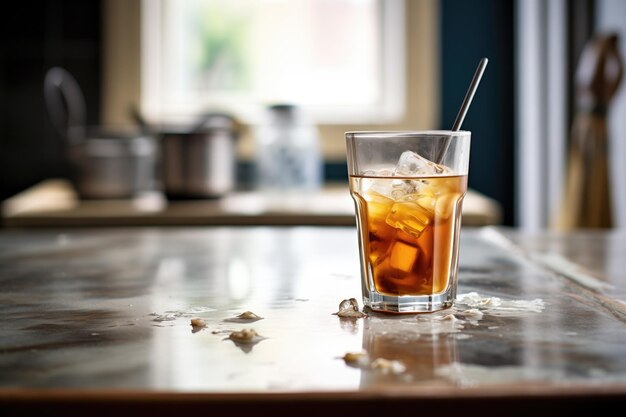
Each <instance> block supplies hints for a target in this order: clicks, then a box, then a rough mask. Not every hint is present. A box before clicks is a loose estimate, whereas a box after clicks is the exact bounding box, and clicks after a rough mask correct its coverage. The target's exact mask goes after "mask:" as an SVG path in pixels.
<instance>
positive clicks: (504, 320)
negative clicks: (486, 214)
mask: <svg viewBox="0 0 626 417" xmlns="http://www.w3.org/2000/svg"><path fill="white" fill-rule="evenodd" d="M583 235H584V234H583ZM585 236H587V237H586V238H587V239H591V240H589V243H583V242H587V241H586V240H585ZM585 236H583V238H582V240H581V239H569V238H568V236H567V235H561V236H558V235H550V236H549V239H548V238H546V239H544V238H539V237H532V236H525V235H522V234H520V233H519V232H515V231H513V230H506V229H493V228H487V229H476V230H465V231H463V233H462V247H461V262H460V273H459V300H465V301H463V303H459V304H457V305H456V306H455V307H454V308H453V309H452V310H448V311H444V312H440V313H436V314H432V315H417V316H415V315H396V316H394V315H392V316H389V315H383V314H377V313H370V315H369V317H368V318H365V319H358V320H351V319H339V318H338V317H337V316H334V315H332V314H331V313H333V312H335V311H336V310H337V305H338V304H339V302H340V301H341V300H342V299H344V298H350V297H357V298H358V297H359V296H360V282H359V265H358V254H357V245H356V231H355V229H353V228H311V227H295V228H269V227H260V228H244V227H240V228H226V227H222V228H200V229H199V228H196V229H191V228H186V229H185V228H177V229H141V230H139V229H133V230H130V229H118V230H100V229H98V230H72V231H71V232H56V231H52V230H50V231H29V232H24V231H22V232H18V231H10V232H3V233H2V234H0V265H1V266H0V286H1V287H2V288H3V291H2V294H1V295H0V300H1V302H0V313H1V315H2V317H3V323H2V326H1V330H0V332H1V336H0V353H1V355H0V386H2V387H3V389H0V396H1V395H2V392H3V390H5V392H9V391H6V390H7V389H8V390H10V389H12V388H16V387H19V388H30V389H35V388H46V389H48V388H63V389H66V388H67V389H95V390H103V389H104V390H108V389H133V390H148V391H154V390H157V391H173V392H201V393H209V394H210V393H241V392H248V393H249V392H252V393H268V392H269V393H271V392H275V393H284V392H291V393H297V392H300V393H303V392H304V393H306V392H322V393H324V392H326V393H333V392H334V393H336V392H340V393H351V392H356V393H359V392H362V393H370V394H371V393H376V392H387V391H389V390H391V389H394V390H395V389H399V390H401V392H403V393H405V394H406V395H417V396H422V397H423V396H425V395H429V393H433V392H435V393H437V395H439V396H441V395H444V396H445V395H451V396H458V395H467V394H468V393H470V394H477V395H486V394H493V393H498V392H500V393H508V394H512V393H513V395H526V394H529V393H537V392H543V393H551V392H552V393H555V392H557V393H565V394H567V393H568V392H579V391H582V392H587V393H589V392H592V393H593V392H597V391H602V392H605V391H606V390H608V391H609V392H618V393H621V394H624V395H626V356H625V355H624V354H623V352H624V346H626V327H625V325H624V318H625V317H626V314H625V313H624V311H625V310H626V306H625V305H624V304H623V301H619V300H620V299H619V298H615V294H617V295H618V296H619V297H622V295H623V294H624V292H623V290H624V288H626V282H625V279H624V276H623V275H621V274H623V273H622V272H621V271H624V268H623V267H624V266H626V265H625V264H624V263H625V262H626V260H625V258H624V257H623V256H620V253H619V251H618V250H616V249H615V248H618V247H622V248H623V247H625V245H624V244H625V243H626V236H623V235H617V234H608V233H604V234H588V235H585ZM549 242H553V244H555V243H554V242H558V243H559V245H561V246H560V247H561V248H562V249H563V250H561V251H560V252H561V253H562V254H563V255H564V256H566V257H567V258H568V259H569V260H570V261H571V262H576V260H578V259H585V258H584V257H585V254H586V253H587V251H588V250H590V247H591V246H593V247H592V248H591V250H598V249H597V246H595V245H596V244H597V243H598V242H601V243H602V244H603V245H605V246H604V249H603V250H602V254H603V258H596V260H595V261H594V262H587V263H586V265H585V266H586V267H587V268H588V270H581V271H582V272H581V273H584V274H587V278H588V279H592V280H593V279H595V280H596V281H595V282H596V283H597V282H601V281H602V279H605V278H606V275H605V274H613V272H614V271H617V272H618V274H617V275H611V277H609V278H606V279H607V280H608V281H610V283H611V285H613V286H614V287H615V288H617V290H616V291H615V292H611V291H607V290H606V289H605V288H604V287H602V286H599V287H596V288H590V287H589V286H584V285H581V284H580V282H579V281H578V280H576V279H575V278H576V277H574V278H572V277H570V276H569V275H568V273H567V271H563V270H556V269H554V268H552V269H551V268H548V267H547V266H546V265H545V264H541V263H538V262H536V261H535V259H537V258H536V256H535V255H536V254H537V253H541V252H545V251H546V249H550V250H551V249H552V247H551V246H550V243H549ZM592 244H593V245H592ZM587 245H590V247H588V246H587ZM614 249H615V250H614ZM557 252H558V251H557ZM555 268H556V267H555ZM557 269H558V268H557ZM603 277H605V278H603ZM474 293H475V294H474ZM621 300H623V298H621ZM620 305H621V307H620ZM246 310H251V311H253V312H255V313H256V314H258V315H260V316H262V317H263V320H259V321H256V322H253V323H241V322H237V320H230V319H232V318H234V317H235V316H236V315H238V314H240V313H241V312H243V311H246ZM476 311H477V312H478V313H477V312H476ZM196 317H198V318H202V319H204V321H205V322H206V323H207V327H206V328H204V329H200V331H193V330H194V329H192V327H191V326H190V319H191V318H196ZM243 328H253V329H255V330H256V331H257V332H258V333H259V334H260V335H261V336H263V337H264V338H263V339H261V340H260V341H258V343H255V344H252V345H244V346H242V345H241V344H236V343H234V342H233V341H232V340H229V339H228V337H227V336H228V334H229V332H230V331H233V330H240V329H243ZM196 330H198V329H196ZM361 350H366V351H367V352H368V353H369V354H370V357H371V358H372V359H375V358H384V359H389V360H397V361H399V362H401V363H402V364H403V365H404V367H405V368H406V369H405V370H404V371H403V372H398V373H393V372H390V373H385V372H381V371H379V370H374V369H372V368H371V367H370V366H361V367H358V366H356V367H355V366H348V365H346V364H345V363H344V361H343V360H341V359H340V358H341V357H342V356H343V355H344V354H345V353H346V352H359V351H361Z"/></svg>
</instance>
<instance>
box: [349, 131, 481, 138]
mask: <svg viewBox="0 0 626 417" xmlns="http://www.w3.org/2000/svg"><path fill="white" fill-rule="evenodd" d="M471 134H472V132H471V131H469V130H351V131H348V132H345V136H346V137H376V136H380V137H392V136H395V137H417V136H431V137H432V136H441V137H455V136H457V137H466V136H471Z"/></svg>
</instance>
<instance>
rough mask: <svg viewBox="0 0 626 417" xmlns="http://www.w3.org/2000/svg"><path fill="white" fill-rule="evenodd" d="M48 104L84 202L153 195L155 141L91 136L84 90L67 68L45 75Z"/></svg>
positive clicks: (140, 137)
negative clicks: (148, 192)
mask: <svg viewBox="0 0 626 417" xmlns="http://www.w3.org/2000/svg"><path fill="white" fill-rule="evenodd" d="M44 98H45V100H46V106H47V109H48V113H49V115H50V119H51V121H52V124H53V125H54V127H55V128H56V130H57V132H58V133H59V134H60V135H61V137H63V138H64V139H65V140H66V142H67V145H68V146H67V151H68V158H69V161H70V163H71V166H72V169H73V175H72V181H73V184H74V187H75V189H76V191H77V192H78V195H79V196H80V197H81V198H130V197H134V196H137V195H139V194H141V193H143V192H146V191H152V190H154V189H155V182H156V163H157V147H156V144H155V141H154V138H153V137H151V136H149V135H146V134H145V133H134V132H133V133H120V132H115V133H112V132H106V131H103V130H101V129H97V130H89V131H88V130H87V127H86V109H85V98H84V96H83V93H82V90H81V89H80V86H79V85H78V83H77V82H76V80H75V79H74V77H72V75H71V74H70V73H69V72H67V71H66V70H64V69H63V68H58V67H56V68H52V69H50V70H49V71H48V73H47V74H46V78H45V81H44Z"/></svg>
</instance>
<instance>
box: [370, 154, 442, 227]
mask: <svg viewBox="0 0 626 417" xmlns="http://www.w3.org/2000/svg"><path fill="white" fill-rule="evenodd" d="M451 173H452V171H451V170H450V169H449V168H448V167H445V166H442V165H439V164H436V163H434V162H432V161H429V160H428V159H426V158H424V157H422V156H420V155H418V154H416V153H415V152H412V151H405V152H403V153H402V155H401V156H400V159H399V160H398V163H397V164H396V166H395V168H394V169H393V170H388V171H387V172H382V171H377V172H376V175H374V176H386V177H398V178H397V179H393V180H392V181H388V180H385V181H377V180H376V179H372V180H371V182H370V184H369V186H368V187H367V188H366V189H367V193H368V194H369V195H370V199H371V198H372V193H375V194H378V195H380V196H382V197H384V198H386V199H391V200H393V201H392V203H393V204H392V206H391V209H390V211H389V213H388V215H387V217H386V219H385V222H386V223H387V224H388V225H390V226H392V227H394V228H395V229H399V230H402V231H404V232H405V233H407V234H409V235H412V236H414V237H416V238H417V237H419V236H420V235H421V234H422V233H423V231H424V230H425V229H426V227H428V225H429V224H430V223H431V221H432V218H433V216H434V214H435V212H436V205H437V204H436V202H437V198H438V194H439V192H438V190H436V189H435V188H434V187H431V185H430V181H429V180H428V178H424V177H433V176H441V175H446V174H451ZM420 177H421V178H420ZM387 201H388V200H387ZM440 214H443V213H440Z"/></svg>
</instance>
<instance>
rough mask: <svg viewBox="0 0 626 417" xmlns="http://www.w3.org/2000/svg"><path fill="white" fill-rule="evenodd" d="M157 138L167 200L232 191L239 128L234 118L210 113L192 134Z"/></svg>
mask: <svg viewBox="0 0 626 417" xmlns="http://www.w3.org/2000/svg"><path fill="white" fill-rule="evenodd" d="M159 136H160V137H161V156H162V161H161V162H162V175H163V176H162V179H163V187H164V191H165V193H166V195H167V196H168V198H174V199H177V198H214V197H220V196H222V195H224V194H226V193H228V192H229V191H232V190H233V189H234V188H235V184H236V153H235V145H236V140H237V138H238V137H239V127H238V124H237V122H236V120H235V119H234V118H233V117H231V116H229V115H226V114H223V113H209V114H207V115H205V116H203V118H202V120H201V121H200V123H197V124H196V127H194V128H192V129H191V130H189V129H181V128H177V129H169V130H164V131H162V132H161V133H160V134H159Z"/></svg>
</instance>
